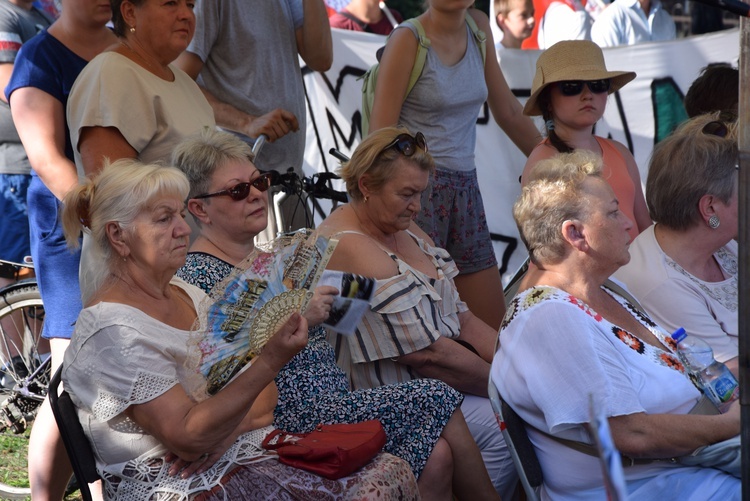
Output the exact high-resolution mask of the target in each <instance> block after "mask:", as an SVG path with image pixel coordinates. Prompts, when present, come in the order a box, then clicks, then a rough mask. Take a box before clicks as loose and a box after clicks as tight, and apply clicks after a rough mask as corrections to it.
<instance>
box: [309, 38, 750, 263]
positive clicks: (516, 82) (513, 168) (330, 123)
mask: <svg viewBox="0 0 750 501" xmlns="http://www.w3.org/2000/svg"><path fill="white" fill-rule="evenodd" d="M332 31H333V51H334V52H333V55H334V57H333V67H332V68H331V69H330V70H329V71H328V72H326V73H325V74H322V73H310V72H307V73H306V74H305V85H306V89H307V97H308V110H307V111H308V115H307V148H306V153H305V166H304V169H305V172H306V173H307V174H308V175H309V174H312V173H314V172H321V171H326V170H328V171H334V170H335V169H336V167H337V166H338V161H336V160H335V159H334V158H333V157H332V156H331V155H330V154H329V153H328V150H329V149H331V148H336V149H338V150H340V151H341V152H342V153H344V154H345V155H347V156H349V155H350V154H351V152H352V151H353V150H354V148H355V147H356V146H357V144H359V142H360V140H361V131H360V126H359V116H360V112H359V109H360V106H361V83H362V82H361V81H358V80H357V77H359V76H360V75H362V74H363V73H364V72H365V71H366V70H367V68H369V67H370V66H371V65H372V64H374V63H375V51H376V50H377V49H378V48H380V47H382V46H383V45H384V43H385V37H382V36H379V35H371V34H368V33H357V32H352V31H343V30H337V29H334V30H332ZM488 49H489V48H488ZM487 53H488V55H490V54H492V53H493V52H492V50H488V51H487ZM538 56H539V51H521V50H518V51H512V50H508V51H505V52H504V53H503V59H502V69H503V73H504V74H505V78H506V79H507V81H508V84H509V85H510V88H511V89H513V92H514V93H515V95H516V96H517V97H518V98H519V100H520V101H521V102H524V101H525V100H526V97H527V96H528V95H529V94H530V89H531V81H532V79H533V77H534V69H535V64H536V58H537V57H538ZM604 56H605V59H606V63H607V68H608V69H610V70H629V71H635V72H636V73H637V74H638V77H637V78H636V79H635V80H634V81H633V82H631V83H629V84H628V85H626V86H625V87H624V88H623V89H622V90H620V91H619V92H618V93H617V94H615V95H612V96H610V98H609V101H608V106H607V111H606V113H605V115H604V117H603V119H602V120H601V121H600V122H599V123H598V124H597V126H596V133H597V134H598V135H600V136H604V137H611V138H613V139H615V140H617V141H620V142H622V143H623V144H625V145H626V146H628V148H629V149H630V151H632V152H633V156H634V157H635V159H636V162H637V163H638V166H639V167H640V170H641V175H642V176H643V180H644V182H645V175H646V168H647V166H648V160H649V156H650V155H651V149H652V148H653V145H654V144H655V142H656V141H657V138H660V137H661V136H663V135H664V134H666V133H668V131H669V130H671V127H672V125H673V124H674V123H675V122H676V121H678V120H679V119H681V118H682V117H683V116H684V110H680V109H679V107H677V106H674V104H675V103H676V102H677V101H678V100H681V99H682V96H683V95H684V93H685V92H687V89H688V88H689V87H690V84H691V83H692V81H693V80H694V79H695V78H696V77H697V76H698V73H699V72H700V69H701V68H703V67H704V66H706V65H707V64H708V63H710V62H728V63H731V64H733V65H735V66H736V65H737V62H738V58H739V31H738V30H728V31H724V32H720V33H716V34H709V35H702V36H698V37H690V38H686V39H681V40H676V41H673V42H660V43H647V44H641V45H636V46H630V47H616V48H611V49H604ZM540 126H541V124H540ZM413 132H416V131H413ZM427 140H428V142H429V137H428V138H427ZM525 160H526V159H525V157H524V155H523V154H522V153H521V152H520V151H519V150H518V149H517V148H516V147H515V145H513V143H512V142H511V141H510V140H509V139H508V137H507V136H506V135H505V134H504V133H503V132H502V130H501V129H500V128H499V127H498V126H497V124H495V122H494V120H493V119H492V118H491V116H490V115H489V114H488V111H487V107H486V106H485V107H484V108H483V109H482V110H480V113H479V117H478V119H477V145H476V163H477V172H478V176H479V185H480V186H481V189H482V196H483V198H484V205H485V210H486V212H487V221H488V224H489V228H490V232H491V233H492V234H493V240H494V246H495V252H496V254H497V258H498V262H499V263H500V266H501V270H502V271H503V273H504V274H505V276H506V277H507V276H508V274H509V273H510V274H512V273H513V271H515V269H516V268H517V267H518V266H519V265H520V264H521V263H522V261H523V260H524V259H525V257H526V251H525V249H524V248H523V244H522V243H521V241H520V239H519V238H518V231H517V229H516V226H515V223H514V222H513V217H512V215H511V208H512V206H513V203H514V202H515V200H516V198H517V196H518V194H519V192H520V184H519V182H518V179H519V176H520V175H521V171H522V169H523V166H524V164H525ZM337 189H342V188H341V185H338V186H337Z"/></svg>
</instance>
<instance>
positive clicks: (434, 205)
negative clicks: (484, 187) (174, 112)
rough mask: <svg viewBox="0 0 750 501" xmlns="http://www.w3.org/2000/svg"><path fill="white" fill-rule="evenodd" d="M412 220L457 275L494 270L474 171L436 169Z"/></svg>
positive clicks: (493, 255) (494, 260) (485, 218)
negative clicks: (444, 254) (450, 261)
mask: <svg viewBox="0 0 750 501" xmlns="http://www.w3.org/2000/svg"><path fill="white" fill-rule="evenodd" d="M415 219H416V221H417V224H419V227H420V228H422V229H423V230H424V231H425V233H427V234H428V235H429V236H430V238H432V240H433V241H434V242H435V245H436V246H437V247H442V248H443V249H446V250H447V251H448V253H449V254H450V255H451V257H453V259H454V260H455V261H456V264H457V265H458V269H459V270H460V271H461V273H472V272H475V271H480V270H484V269H487V268H491V267H493V266H497V259H496V258H495V251H494V250H493V248H492V240H491V239H490V232H489V228H488V227H487V217H486V215H485V212H484V203H483V202H482V195H481V194H480V192H479V183H478V181H477V177H476V171H470V172H453V171H444V170H440V169H438V170H437V171H436V172H435V176H434V179H433V181H432V183H431V189H427V190H425V192H424V193H423V194H422V210H421V211H420V212H419V213H418V214H417V216H416V218H415Z"/></svg>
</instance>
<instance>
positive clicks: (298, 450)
mask: <svg viewBox="0 0 750 501" xmlns="http://www.w3.org/2000/svg"><path fill="white" fill-rule="evenodd" d="M385 441H386V437H385V431H384V430H383V425H381V424H380V421H378V420H377V419H373V420H371V421H363V422H361V423H354V424H319V425H318V426H317V427H316V428H315V430H314V431H311V432H310V433H287V432H285V431H281V430H273V431H272V432H271V433H269V434H268V436H267V437H266V438H265V439H264V440H263V448H265V449H270V450H276V452H277V453H278V455H279V461H281V462H282V463H284V464H285V465H289V466H293V467H295V468H300V469H303V470H307V471H310V472H313V473H315V474H317V475H320V476H321V477H325V478H329V479H331V480H337V479H339V478H341V477H345V476H347V475H350V474H352V473H354V472H355V471H357V470H358V469H360V468H361V467H363V466H364V465H366V464H367V463H369V462H370V460H371V459H372V458H373V457H375V455H377V453H378V452H380V451H381V449H383V446H384V445H385Z"/></svg>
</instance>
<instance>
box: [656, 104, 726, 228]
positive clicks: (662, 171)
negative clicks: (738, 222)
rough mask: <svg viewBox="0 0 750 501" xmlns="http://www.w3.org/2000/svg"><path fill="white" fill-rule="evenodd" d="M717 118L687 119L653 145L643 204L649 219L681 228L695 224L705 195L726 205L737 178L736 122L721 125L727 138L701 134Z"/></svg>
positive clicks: (714, 116)
mask: <svg viewBox="0 0 750 501" xmlns="http://www.w3.org/2000/svg"><path fill="white" fill-rule="evenodd" d="M718 119H719V113H712V114H707V115H699V116H697V117H695V118H692V119H690V120H688V121H687V122H685V123H684V124H682V125H681V126H680V127H679V128H678V129H677V130H676V131H674V132H673V133H672V135H670V136H669V137H667V138H665V139H664V140H662V141H661V142H660V143H659V144H657V145H656V147H655V148H654V152H653V154H652V156H651V162H650V164H649V169H648V177H647V178H646V203H647V204H648V211H649V215H650V216H651V219H652V220H653V221H654V222H656V223H659V224H663V225H664V226H666V227H667V228H670V229H673V230H678V231H679V230H686V229H688V228H690V227H692V226H694V225H696V224H700V222H701V220H702V219H701V214H700V209H699V207H698V202H699V201H700V199H701V197H703V196H704V195H713V196H715V197H717V198H719V200H721V201H722V202H724V203H729V200H730V199H731V198H732V194H733V193H734V188H735V185H736V184H737V182H738V176H737V163H738V161H739V149H738V147H737V124H736V122H727V123H725V124H724V125H725V126H726V128H727V129H726V132H727V134H726V137H719V136H716V135H713V134H706V133H704V132H703V128H704V127H705V126H706V124H708V123H709V122H713V121H718Z"/></svg>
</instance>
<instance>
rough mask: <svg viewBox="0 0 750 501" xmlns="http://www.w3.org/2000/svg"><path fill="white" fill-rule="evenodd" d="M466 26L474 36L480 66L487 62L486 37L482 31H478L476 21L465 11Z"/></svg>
mask: <svg viewBox="0 0 750 501" xmlns="http://www.w3.org/2000/svg"><path fill="white" fill-rule="evenodd" d="M466 24H468V25H469V28H470V29H471V33H472V34H473V35H474V41H475V42H476V44H477V46H478V47H479V52H481V53H482V64H484V63H485V62H487V35H486V34H485V32H484V31H482V30H480V29H479V26H477V23H476V21H474V18H473V17H471V14H469V11H466Z"/></svg>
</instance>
